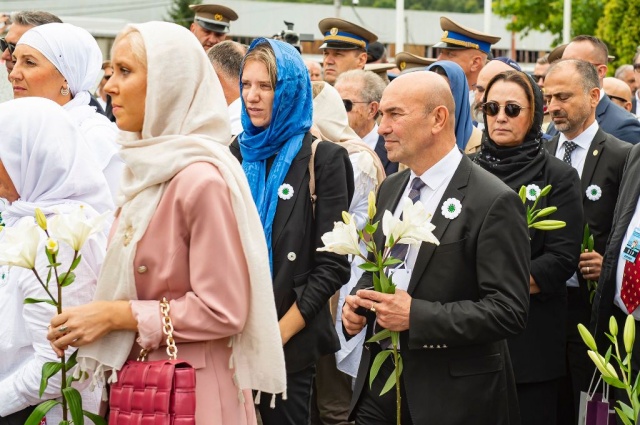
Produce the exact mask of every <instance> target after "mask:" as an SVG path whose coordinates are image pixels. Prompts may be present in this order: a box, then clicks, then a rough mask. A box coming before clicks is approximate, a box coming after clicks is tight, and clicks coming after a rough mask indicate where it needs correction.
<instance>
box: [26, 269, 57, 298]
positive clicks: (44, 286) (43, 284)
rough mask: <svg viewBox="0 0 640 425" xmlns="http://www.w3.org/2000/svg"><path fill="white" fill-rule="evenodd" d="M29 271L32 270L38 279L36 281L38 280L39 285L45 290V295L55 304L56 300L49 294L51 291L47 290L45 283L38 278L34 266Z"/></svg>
mask: <svg viewBox="0 0 640 425" xmlns="http://www.w3.org/2000/svg"><path fill="white" fill-rule="evenodd" d="M31 271H32V272H33V274H34V275H36V279H38V282H40V285H41V286H42V288H43V289H44V290H45V291H46V292H47V295H49V298H51V301H53V302H54V303H55V304H56V306H57V305H58V301H57V300H56V299H55V298H53V295H52V294H51V292H49V288H48V287H47V285H45V283H44V282H43V281H42V279H41V278H40V275H39V274H38V271H37V270H36V268H35V267H34V268H32V269H31Z"/></svg>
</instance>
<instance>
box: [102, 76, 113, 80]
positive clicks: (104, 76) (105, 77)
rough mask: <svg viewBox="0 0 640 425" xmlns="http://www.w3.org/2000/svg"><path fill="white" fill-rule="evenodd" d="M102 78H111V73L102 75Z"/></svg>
mask: <svg viewBox="0 0 640 425" xmlns="http://www.w3.org/2000/svg"><path fill="white" fill-rule="evenodd" d="M102 78H104V79H105V80H109V78H111V75H104V76H103V77H102Z"/></svg>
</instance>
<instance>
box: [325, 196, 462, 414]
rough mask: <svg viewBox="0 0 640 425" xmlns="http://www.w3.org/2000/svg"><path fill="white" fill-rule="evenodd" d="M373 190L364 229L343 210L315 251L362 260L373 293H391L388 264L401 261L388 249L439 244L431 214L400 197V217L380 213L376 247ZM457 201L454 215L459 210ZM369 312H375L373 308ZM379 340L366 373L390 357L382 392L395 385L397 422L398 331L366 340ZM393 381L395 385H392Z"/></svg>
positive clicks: (373, 371)
mask: <svg viewBox="0 0 640 425" xmlns="http://www.w3.org/2000/svg"><path fill="white" fill-rule="evenodd" d="M375 200H376V197H375V193H374V192H371V193H370V194H369V207H368V218H369V220H368V222H367V224H366V225H365V227H364V229H362V230H358V229H357V228H356V223H355V220H354V218H353V216H352V215H351V214H349V213H347V212H343V213H342V220H343V221H338V222H336V223H335V224H334V227H333V230H332V231H331V232H327V233H325V234H324V235H323V236H322V242H323V243H324V246H323V247H321V248H318V251H327V252H333V253H335V254H340V255H354V256H357V257H360V258H362V259H363V260H364V263H363V264H361V265H359V267H360V268H361V269H363V270H365V271H367V272H370V273H372V280H373V287H374V290H375V291H377V292H381V293H384V294H395V292H396V285H395V284H394V283H393V275H391V276H388V275H387V273H389V267H390V266H393V265H397V264H399V263H402V260H401V259H398V258H394V257H393V255H392V254H391V251H392V249H393V247H394V246H396V245H397V244H408V245H414V246H419V245H420V244H421V243H423V242H427V243H433V244H435V245H439V243H440V242H439V241H438V239H437V238H436V237H435V236H434V235H433V230H434V229H435V226H434V225H433V224H431V216H430V215H429V214H428V213H427V212H426V211H425V209H424V206H423V205H422V203H421V202H416V203H415V204H414V203H413V202H411V200H410V199H408V198H404V199H403V202H402V215H401V217H402V218H399V217H394V214H393V213H392V212H391V211H388V210H387V211H385V212H384V214H383V215H382V233H383V234H384V236H385V240H384V246H381V247H378V246H377V244H376V240H375V238H374V237H373V235H374V234H375V233H376V231H377V229H378V225H379V224H380V222H379V221H376V222H375V223H374V222H373V218H374V217H375V216H376V205H375ZM459 205H460V203H459V202H458V209H457V211H458V214H459V213H460V212H459V211H460V206H459ZM361 243H362V244H363V245H364V246H365V247H366V249H367V251H368V253H369V255H368V256H365V255H363V254H362V252H361V251H360V244H361ZM370 310H371V312H372V313H374V314H376V310H375V307H373V306H372V307H371V309H370ZM382 340H390V341H391V344H390V347H389V348H387V349H384V350H382V351H381V352H380V353H378V355H377V356H376V358H375V359H374V361H373V365H372V366H371V372H370V381H373V380H374V379H375V377H376V376H377V374H378V372H379V371H380V366H381V365H382V363H383V362H384V360H385V359H386V358H387V357H391V358H392V359H393V364H394V374H392V375H391V376H390V377H389V380H388V381H387V384H386V385H385V387H384V388H383V390H382V393H381V394H380V395H382V394H384V393H386V392H387V391H390V390H391V389H392V388H394V386H395V388H396V398H397V400H398V404H397V406H398V408H397V411H396V417H397V421H396V423H397V424H401V423H402V422H401V417H400V399H401V397H400V374H401V373H402V357H401V356H400V352H399V351H398V344H399V341H400V334H399V332H393V331H390V330H388V329H385V330H382V331H380V332H378V333H377V334H375V335H374V336H372V337H371V338H370V339H369V340H368V342H369V343H374V342H378V341H382ZM394 384H395V385H394Z"/></svg>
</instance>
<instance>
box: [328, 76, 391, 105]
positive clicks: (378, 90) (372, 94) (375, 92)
mask: <svg viewBox="0 0 640 425" xmlns="http://www.w3.org/2000/svg"><path fill="white" fill-rule="evenodd" d="M341 83H345V84H348V85H351V84H354V83H356V84H357V83H361V84H362V92H361V93H362V100H363V101H364V102H367V103H371V102H380V99H382V92H383V91H384V89H385V88H386V86H387V85H386V84H385V83H384V81H383V80H382V78H380V77H379V76H378V75H377V74H376V73H375V72H373V71H364V70H362V69H352V70H351V71H346V72H343V73H342V74H340V76H339V77H338V79H337V80H336V84H341Z"/></svg>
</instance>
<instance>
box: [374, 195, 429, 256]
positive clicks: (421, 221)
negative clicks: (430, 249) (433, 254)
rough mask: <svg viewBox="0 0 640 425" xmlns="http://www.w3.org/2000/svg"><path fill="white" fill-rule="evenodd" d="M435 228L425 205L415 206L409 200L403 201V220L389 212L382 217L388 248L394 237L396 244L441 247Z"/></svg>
mask: <svg viewBox="0 0 640 425" xmlns="http://www.w3.org/2000/svg"><path fill="white" fill-rule="evenodd" d="M435 228H436V227H435V226H434V225H433V224H431V217H430V216H429V214H427V212H426V211H425V209H424V205H422V203H421V202H416V203H415V204H414V203H413V202H411V200H410V199H408V198H405V199H404V200H403V206H402V220H400V219H398V218H396V217H394V216H393V214H392V213H391V212H390V211H388V210H387V211H385V212H384V215H383V216H382V232H383V233H384V234H385V236H386V241H385V245H386V246H390V240H391V237H392V236H393V240H394V242H395V243H401V244H411V245H419V244H420V243H422V242H429V243H433V244H436V245H439V244H440V242H439V241H438V239H437V238H436V237H435V236H434V235H433V229H435Z"/></svg>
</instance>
